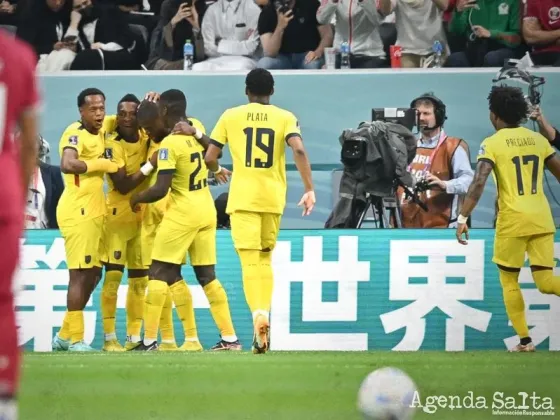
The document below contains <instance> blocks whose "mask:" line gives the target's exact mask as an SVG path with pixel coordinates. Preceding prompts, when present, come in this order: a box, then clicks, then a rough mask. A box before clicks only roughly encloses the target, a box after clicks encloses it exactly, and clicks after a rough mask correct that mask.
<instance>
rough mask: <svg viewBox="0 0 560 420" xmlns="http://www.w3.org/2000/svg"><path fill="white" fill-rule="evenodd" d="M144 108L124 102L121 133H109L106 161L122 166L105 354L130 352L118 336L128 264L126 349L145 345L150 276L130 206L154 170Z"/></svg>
mask: <svg viewBox="0 0 560 420" xmlns="http://www.w3.org/2000/svg"><path fill="white" fill-rule="evenodd" d="M139 104H140V101H139V100H138V98H137V97H136V96H135V95H132V94H128V95H125V96H124V97H123V98H122V99H121V100H120V101H119V103H118V105H117V117H116V127H115V128H116V129H115V130H114V131H112V132H110V133H107V135H108V138H107V139H106V141H105V154H106V157H107V158H109V159H111V161H112V162H114V163H116V164H117V165H118V167H119V170H118V171H117V172H116V173H114V174H109V176H108V178H107V183H108V186H109V191H108V195H107V213H106V215H105V224H104V235H103V241H102V244H103V249H104V253H103V256H102V261H103V263H104V265H105V279H104V281H103V287H102V290H101V314H102V316H103V332H104V336H105V344H104V346H103V350H105V351H124V350H125V349H124V348H123V347H122V346H121V345H120V343H119V342H118V340H117V335H116V331H115V321H116V318H115V316H116V311H117V292H118V289H119V286H120V283H121V279H122V276H123V272H124V267H125V265H126V268H127V270H128V293H127V297H126V324H127V328H126V329H127V343H126V348H127V349H130V348H133V347H134V346H135V345H136V343H139V342H140V341H141V337H140V330H141V328H142V317H143V314H144V296H145V293H146V287H147V285H148V271H147V269H146V268H145V267H144V264H143V261H142V243H141V238H140V232H141V229H140V227H141V220H140V217H139V216H140V215H138V214H135V213H134V212H132V210H131V209H130V204H129V201H130V196H131V195H132V194H133V193H134V192H135V191H138V190H141V189H143V188H146V187H147V185H145V184H146V182H145V180H146V178H147V176H148V175H149V174H150V172H151V171H152V170H153V168H152V165H151V164H146V165H144V163H145V162H146V157H147V153H148V143H149V139H148V135H147V133H146V132H145V131H144V130H142V129H140V128H139V127H138V120H137V118H136V111H137V108H138V105H139ZM106 122H107V119H106Z"/></svg>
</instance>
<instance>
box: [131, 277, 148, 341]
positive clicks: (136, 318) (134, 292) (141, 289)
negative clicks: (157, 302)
mask: <svg viewBox="0 0 560 420" xmlns="http://www.w3.org/2000/svg"><path fill="white" fill-rule="evenodd" d="M147 287H148V276H145V277H129V278H128V293H127V294H126V335H128V336H129V337H130V338H131V341H132V342H134V343H136V342H138V341H140V330H141V329H142V318H143V317H144V301H145V299H146V288H147Z"/></svg>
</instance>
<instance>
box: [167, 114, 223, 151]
mask: <svg viewBox="0 0 560 420" xmlns="http://www.w3.org/2000/svg"><path fill="white" fill-rule="evenodd" d="M173 134H183V135H185V136H193V137H194V138H195V139H196V141H198V143H199V144H200V145H201V146H202V147H203V148H204V151H207V150H208V147H209V146H210V144H211V142H212V139H211V138H210V137H208V136H207V135H206V134H205V133H204V132H203V131H201V130H200V129H197V127H195V126H193V125H191V124H189V123H188V122H186V121H179V122H178V123H177V124H175V127H173ZM221 157H222V150H221V149H220V153H219V154H218V159H219V158H221Z"/></svg>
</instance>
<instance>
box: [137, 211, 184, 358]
mask: <svg viewBox="0 0 560 420" xmlns="http://www.w3.org/2000/svg"><path fill="white" fill-rule="evenodd" d="M193 237H194V234H193V232H192V231H190V230H188V229H185V227H184V226H182V225H178V224H176V223H174V222H172V221H169V220H166V219H164V220H163V221H162V223H161V225H160V226H159V228H158V230H157V233H156V237H155V240H154V249H153V252H152V264H151V265H150V270H149V278H150V280H149V281H148V294H147V296H146V306H145V314H144V342H143V344H142V345H140V346H138V347H136V348H135V349H134V350H140V351H142V350H143V351H146V350H147V351H149V350H156V349H157V332H158V328H159V321H160V318H161V312H162V309H163V306H164V304H165V301H166V298H167V295H168V294H169V293H170V292H171V293H173V292H174V290H173V285H174V284H175V283H177V277H178V273H180V267H181V263H182V262H183V261H184V258H185V255H186V254H187V250H188V249H189V247H190V245H191V243H192V239H193ZM175 306H177V303H176V304H175Z"/></svg>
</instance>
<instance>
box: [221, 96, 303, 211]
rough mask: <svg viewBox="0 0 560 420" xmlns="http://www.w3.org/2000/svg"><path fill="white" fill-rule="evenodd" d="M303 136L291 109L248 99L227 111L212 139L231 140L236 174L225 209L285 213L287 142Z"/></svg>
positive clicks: (233, 175)
mask: <svg viewBox="0 0 560 420" xmlns="http://www.w3.org/2000/svg"><path fill="white" fill-rule="evenodd" d="M292 136H301V132H300V129H299V124H298V121H297V119H296V117H295V116H294V114H292V113H291V112H289V111H286V110H284V109H282V108H278V107H276V106H274V105H263V104H259V103H249V104H247V105H242V106H238V107H235V108H230V109H228V110H227V111H225V112H224V113H223V114H222V116H221V117H220V119H219V120H218V123H217V124H216V127H215V128H214V131H212V135H211V137H212V140H213V141H214V142H213V143H214V144H215V145H216V146H218V147H220V148H222V147H223V146H224V145H225V144H226V143H227V144H229V149H230V153H231V158H232V161H233V174H232V178H231V187H230V190H229V197H228V204H227V209H226V212H227V213H228V214H232V213H234V212H236V211H250V212H258V213H274V214H282V213H283V212H284V207H285V206H286V190H287V185H286V142H287V141H288V140H289V139H290V137H292Z"/></svg>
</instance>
